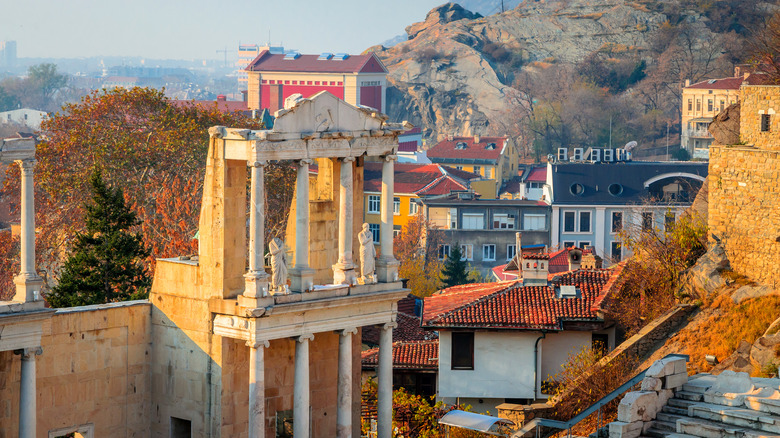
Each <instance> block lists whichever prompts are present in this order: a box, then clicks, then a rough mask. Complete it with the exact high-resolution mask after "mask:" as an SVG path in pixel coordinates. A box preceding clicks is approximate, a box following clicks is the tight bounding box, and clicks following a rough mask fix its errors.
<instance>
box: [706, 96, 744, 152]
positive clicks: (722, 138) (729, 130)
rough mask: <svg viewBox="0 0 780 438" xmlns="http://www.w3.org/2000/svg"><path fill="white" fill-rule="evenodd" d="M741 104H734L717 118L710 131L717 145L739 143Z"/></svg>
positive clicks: (711, 124)
mask: <svg viewBox="0 0 780 438" xmlns="http://www.w3.org/2000/svg"><path fill="white" fill-rule="evenodd" d="M739 107H740V105H739V102H737V103H733V104H731V105H729V106H728V108H726V109H725V110H723V111H721V112H720V113H719V114H718V115H717V116H715V118H714V120H713V121H712V123H710V127H709V131H710V134H712V136H713V137H715V144H737V143H739Z"/></svg>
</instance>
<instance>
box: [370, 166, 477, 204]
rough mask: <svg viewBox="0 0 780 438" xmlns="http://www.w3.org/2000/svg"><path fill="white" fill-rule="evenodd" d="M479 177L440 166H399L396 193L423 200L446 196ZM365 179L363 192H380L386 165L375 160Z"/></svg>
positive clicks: (396, 176)
mask: <svg viewBox="0 0 780 438" xmlns="http://www.w3.org/2000/svg"><path fill="white" fill-rule="evenodd" d="M479 177H480V176H479V175H477V174H474V173H471V172H465V171H462V170H457V169H453V168H450V167H446V166H439V165H437V164H416V163H396V165H395V185H394V191H395V193H409V194H415V195H417V196H420V197H424V196H433V195H446V194H449V193H450V191H452V190H466V189H467V188H468V187H467V181H468V180H471V179H476V178H479ZM363 178H364V182H363V191H365V192H380V191H381V189H382V164H381V163H377V162H374V161H370V162H366V163H365V167H364V168H363Z"/></svg>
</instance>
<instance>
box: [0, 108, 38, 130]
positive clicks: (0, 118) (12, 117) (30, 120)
mask: <svg viewBox="0 0 780 438" xmlns="http://www.w3.org/2000/svg"><path fill="white" fill-rule="evenodd" d="M46 117H48V114H47V113H46V111H38V110H35V109H32V108H20V109H15V110H10V111H3V112H0V123H16V124H19V125H24V126H27V127H28V128H31V129H34V130H36V131H37V130H38V129H40V128H41V122H43V121H44V120H46Z"/></svg>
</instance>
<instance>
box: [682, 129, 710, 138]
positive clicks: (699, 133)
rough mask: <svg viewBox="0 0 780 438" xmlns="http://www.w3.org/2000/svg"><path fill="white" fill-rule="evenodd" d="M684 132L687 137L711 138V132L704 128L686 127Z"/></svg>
mask: <svg viewBox="0 0 780 438" xmlns="http://www.w3.org/2000/svg"><path fill="white" fill-rule="evenodd" d="M685 133H686V135H687V136H688V138H712V134H710V132H709V131H708V130H706V129H687V130H686V131H685Z"/></svg>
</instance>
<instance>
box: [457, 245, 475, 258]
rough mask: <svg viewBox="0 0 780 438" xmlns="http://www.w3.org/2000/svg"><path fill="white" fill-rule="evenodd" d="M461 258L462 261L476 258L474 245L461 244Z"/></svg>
mask: <svg viewBox="0 0 780 438" xmlns="http://www.w3.org/2000/svg"><path fill="white" fill-rule="evenodd" d="M460 259H461V260H462V261H469V262H470V261H472V260H474V246H473V245H471V244H466V245H461V246H460Z"/></svg>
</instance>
